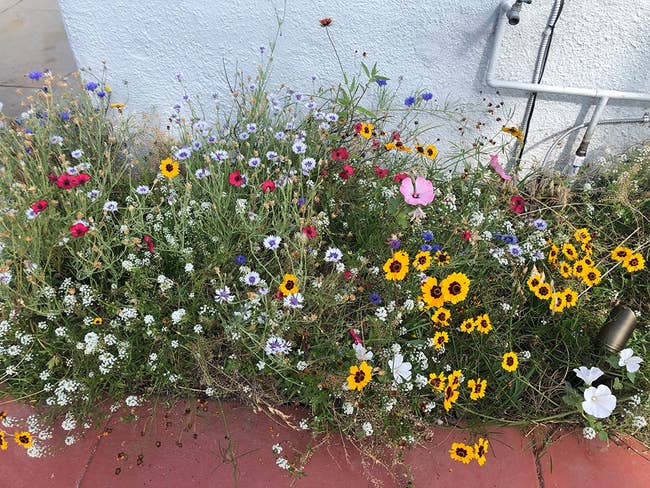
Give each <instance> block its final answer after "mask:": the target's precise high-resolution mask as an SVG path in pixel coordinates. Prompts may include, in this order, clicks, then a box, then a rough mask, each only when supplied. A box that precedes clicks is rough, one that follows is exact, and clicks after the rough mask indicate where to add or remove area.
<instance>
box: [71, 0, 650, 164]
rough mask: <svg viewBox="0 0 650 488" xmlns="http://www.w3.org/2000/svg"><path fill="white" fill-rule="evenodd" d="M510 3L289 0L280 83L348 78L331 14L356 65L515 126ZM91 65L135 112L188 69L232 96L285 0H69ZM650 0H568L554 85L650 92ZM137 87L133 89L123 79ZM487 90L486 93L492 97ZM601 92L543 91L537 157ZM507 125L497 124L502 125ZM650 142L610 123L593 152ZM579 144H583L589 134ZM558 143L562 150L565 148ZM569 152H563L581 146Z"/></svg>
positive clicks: (529, 24) (162, 97)
mask: <svg viewBox="0 0 650 488" xmlns="http://www.w3.org/2000/svg"><path fill="white" fill-rule="evenodd" d="M552 3H553V2H552V1H551V0H533V4H532V5H524V7H523V12H522V21H521V23H520V24H519V25H518V26H516V27H510V26H509V27H508V28H507V32H506V37H505V46H507V47H506V49H505V51H504V53H503V56H502V57H501V59H500V60H499V63H498V69H497V72H498V74H499V76H500V77H502V78H506V79H510V80H520V81H530V79H531V76H532V69H533V65H534V61H535V57H536V54H537V49H538V46H539V42H540V39H541V35H542V31H543V29H544V26H545V24H546V21H547V19H548V15H549V11H550V8H551V5H552ZM498 4H499V0H462V1H459V0H435V1H428V2H422V1H417V0H382V1H370V0H356V1H349V0H287V2H286V16H285V23H284V25H283V28H282V34H281V37H280V38H279V40H278V46H277V51H276V61H275V65H274V71H273V79H274V81H275V82H276V83H278V82H280V81H284V82H286V83H287V84H289V85H290V86H292V87H293V88H295V89H296V90H299V91H304V92H309V90H310V89H311V87H312V81H311V76H312V75H313V74H315V75H317V76H318V78H319V81H320V82H323V83H328V82H332V81H336V80H338V79H339V74H340V70H339V67H338V64H337V61H336V58H335V57H334V55H333V53H332V49H331V47H330V45H329V41H328V40H327V36H326V33H325V31H324V29H323V28H322V27H320V25H319V23H318V20H319V19H321V18H323V17H331V18H333V19H334V22H333V24H332V26H331V28H330V29H331V34H332V36H333V38H334V40H335V43H336V46H337V50H338V53H339V54H340V56H341V59H342V62H343V64H344V67H345V68H346V69H350V70H354V69H355V68H354V67H355V66H356V63H358V60H359V55H358V54H357V55H355V51H357V52H358V53H361V52H364V51H365V52H366V53H367V58H366V62H367V63H369V64H372V63H374V62H377V63H378V66H379V68H380V70H381V72H382V74H384V75H386V76H388V77H390V78H391V79H392V81H391V82H390V83H391V84H393V85H396V84H397V80H398V78H399V77H400V76H402V77H403V82H402V84H401V87H400V90H399V92H400V97H399V99H400V100H402V99H403V98H405V97H406V96H408V95H410V93H411V91H412V90H414V89H418V88H422V89H427V90H429V91H431V92H432V93H433V94H434V95H435V97H437V98H438V99H441V100H442V99H445V98H446V97H450V98H451V99H454V100H459V101H463V102H469V103H474V102H480V101H481V100H482V98H483V96H486V94H487V96H488V98H490V99H491V100H499V99H500V98H501V99H504V100H505V102H506V104H507V106H510V107H515V108H516V112H515V117H514V118H513V121H514V122H515V123H516V124H519V123H520V122H521V117H522V114H523V111H524V107H525V104H526V96H527V95H526V94H524V93H521V92H513V91H505V90H502V96H501V97H495V96H494V90H492V89H490V88H488V87H486V86H485V84H484V76H485V69H486V63H487V56H488V50H489V46H490V42H491V34H492V32H493V29H494V20H495V15H496V11H497V7H498ZM59 5H60V8H61V12H62V14H63V19H64V24H65V26H66V30H67V32H68V35H69V39H70V43H71V46H72V49H73V52H74V54H75V56H76V59H77V63H78V66H80V67H91V68H92V69H93V71H94V72H99V71H101V62H102V61H106V63H107V66H108V67H109V73H108V76H109V78H108V80H109V83H110V85H111V87H112V88H113V90H114V92H115V99H116V100H118V99H125V98H126V97H128V104H129V107H130V108H131V109H132V110H141V111H146V110H151V109H152V107H153V108H155V109H157V110H158V112H159V113H160V114H162V115H164V114H166V113H167V112H168V110H169V108H170V107H171V106H173V105H174V104H175V103H177V101H178V100H179V98H180V94H181V92H180V88H179V87H178V86H177V84H176V82H175V75H176V73H182V74H183V75H184V80H185V86H186V88H187V90H188V92H189V93H190V94H191V95H197V94H202V95H203V96H204V97H205V98H204V99H205V100H208V99H209V96H210V95H211V94H215V95H216V96H217V98H218V99H221V100H228V92H227V88H226V83H225V76H224V70H223V62H225V65H226V69H227V71H228V72H229V73H230V74H232V73H233V72H234V70H235V67H239V68H241V69H243V70H244V71H247V72H249V73H253V71H254V69H255V66H256V64H257V62H258V61H259V50H258V48H259V47H260V46H266V45H268V43H269V41H270V40H271V39H273V37H274V35H275V31H276V21H275V11H274V9H275V8H277V9H278V10H282V8H283V2H282V0H249V1H246V2H243V1H241V2H232V1H228V2H226V1H224V0H208V1H206V0H182V1H178V2H170V1H169V0H139V1H133V0H104V1H102V2H100V3H97V2H96V1H94V0H59ZM649 19H650V1H648V0H643V1H636V2H631V1H629V0H567V1H566V5H565V7H564V11H563V13H562V16H561V18H560V21H559V22H558V25H557V28H556V31H555V36H554V40H553V45H552V48H551V52H550V57H549V61H548V64H547V67H546V72H545V76H544V80H543V81H544V83H549V84H559V85H571V86H582V87H601V88H610V89H620V90H630V91H639V92H650V77H649V76H648V64H649V61H650V22H648V20H649ZM123 80H125V81H128V86H125V85H123V84H122V81H123ZM481 92H482V93H483V94H481ZM593 102H594V101H593V100H588V99H584V98H579V97H568V96H555V95H540V97H539V98H538V103H537V108H536V111H535V114H534V117H533V120H532V125H531V133H530V135H529V144H528V151H527V153H526V155H525V159H527V160H535V159H540V158H541V156H542V155H543V154H544V152H545V151H546V149H547V148H548V144H549V142H550V139H549V137H551V136H552V135H553V134H556V133H558V132H559V131H561V130H563V129H565V128H567V127H570V126H573V125H575V124H577V123H581V122H584V121H585V120H588V118H589V115H590V113H591V112H592V111H593ZM645 111H650V104H647V103H645V104H644V103H640V102H617V101H611V102H610V104H609V105H608V107H607V109H606V111H605V115H604V117H605V118H611V117H639V116H641V115H642V114H643V113H644V112H645ZM495 127H496V125H495ZM439 137H440V138H441V139H442V141H443V142H442V143H441V144H440V146H441V149H442V150H443V151H444V149H445V147H448V146H447V144H446V143H444V141H445V140H453V139H457V138H458V132H457V129H456V128H455V127H449V128H447V129H446V130H441V133H440V134H439ZM648 138H650V127H648V126H647V125H646V126H642V125H624V126H616V127H614V126H609V127H599V128H598V129H597V131H596V134H595V136H594V140H593V142H592V145H591V148H590V149H591V151H590V156H592V157H594V156H596V155H600V154H603V152H606V151H609V150H611V151H620V150H622V149H624V148H626V147H628V146H630V145H632V144H633V143H635V142H638V141H641V140H645V139H648ZM569 141H570V142H573V143H574V145H573V146H572V148H573V150H575V147H576V146H577V144H578V143H579V139H578V140H576V139H569ZM561 152H562V151H558V152H557V154H558V155H559V154H561ZM569 153H570V151H569V149H568V148H567V149H566V150H565V151H564V154H565V155H567V154H569Z"/></svg>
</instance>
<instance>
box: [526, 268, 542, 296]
mask: <svg viewBox="0 0 650 488" xmlns="http://www.w3.org/2000/svg"><path fill="white" fill-rule="evenodd" d="M526 284H527V285H528V289H529V290H530V291H533V292H534V291H536V290H537V289H538V288H539V285H541V284H542V276H541V275H540V274H537V273H535V274H534V275H532V276H531V277H530V278H528V281H526Z"/></svg>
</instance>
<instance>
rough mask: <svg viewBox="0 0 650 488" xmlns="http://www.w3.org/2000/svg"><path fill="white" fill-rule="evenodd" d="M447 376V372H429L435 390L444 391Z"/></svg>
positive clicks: (430, 381)
mask: <svg viewBox="0 0 650 488" xmlns="http://www.w3.org/2000/svg"><path fill="white" fill-rule="evenodd" d="M446 380H447V377H446V376H445V373H440V374H435V373H429V384H430V385H431V386H432V387H433V389H434V390H438V391H442V390H444V389H445V381H446Z"/></svg>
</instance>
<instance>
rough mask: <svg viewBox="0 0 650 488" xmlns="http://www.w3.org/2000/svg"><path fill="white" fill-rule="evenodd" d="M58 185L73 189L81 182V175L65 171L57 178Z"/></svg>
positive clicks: (65, 188)
mask: <svg viewBox="0 0 650 488" xmlns="http://www.w3.org/2000/svg"><path fill="white" fill-rule="evenodd" d="M55 183H56V186H58V187H59V188H63V189H64V190H71V189H73V188H74V187H75V186H77V185H78V184H79V177H78V176H73V175H69V174H68V173H63V174H62V175H59V176H58V177H57V178H56V182H55Z"/></svg>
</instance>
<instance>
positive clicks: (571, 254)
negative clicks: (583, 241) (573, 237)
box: [562, 242, 578, 261]
mask: <svg viewBox="0 0 650 488" xmlns="http://www.w3.org/2000/svg"><path fill="white" fill-rule="evenodd" d="M562 254H564V256H565V257H566V258H567V259H568V260H569V261H575V260H576V258H577V257H578V251H576V248H575V246H574V245H573V244H571V243H570V242H565V243H564V244H562Z"/></svg>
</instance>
